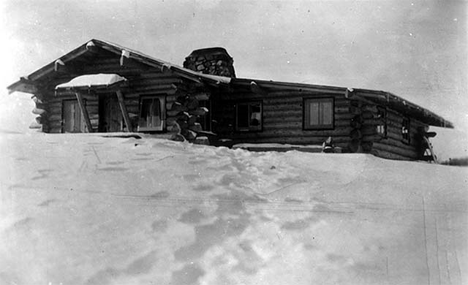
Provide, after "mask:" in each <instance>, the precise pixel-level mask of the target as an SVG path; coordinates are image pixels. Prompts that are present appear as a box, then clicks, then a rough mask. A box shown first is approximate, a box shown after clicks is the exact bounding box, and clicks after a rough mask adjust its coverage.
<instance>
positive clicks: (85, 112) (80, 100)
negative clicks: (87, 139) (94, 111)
mask: <svg viewBox="0 0 468 285" xmlns="http://www.w3.org/2000/svg"><path fill="white" fill-rule="evenodd" d="M75 95H76V99H77V100H78V106H79V107H80V110H81V114H82V115H83V118H84V120H85V123H86V127H87V128H88V133H92V132H93V126H92V125H91V121H90V120H89V114H88V110H86V106H85V104H84V101H83V97H82V96H81V94H80V93H79V92H76V93H75Z"/></svg>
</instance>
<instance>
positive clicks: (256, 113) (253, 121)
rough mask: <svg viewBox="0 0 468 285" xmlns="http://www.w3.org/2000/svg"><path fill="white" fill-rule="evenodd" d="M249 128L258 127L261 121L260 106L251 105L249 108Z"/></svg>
mask: <svg viewBox="0 0 468 285" xmlns="http://www.w3.org/2000/svg"><path fill="white" fill-rule="evenodd" d="M250 112H251V114H250V126H260V121H261V119H262V114H261V107H260V104H252V105H251V106H250Z"/></svg>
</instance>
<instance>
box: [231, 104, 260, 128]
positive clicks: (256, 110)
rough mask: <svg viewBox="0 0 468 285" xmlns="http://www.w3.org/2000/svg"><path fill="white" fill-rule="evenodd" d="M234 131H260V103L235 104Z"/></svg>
mask: <svg viewBox="0 0 468 285" xmlns="http://www.w3.org/2000/svg"><path fill="white" fill-rule="evenodd" d="M236 130H237V131H241V132H249V131H261V130H262V103H261V102H248V103H238V104H236Z"/></svg>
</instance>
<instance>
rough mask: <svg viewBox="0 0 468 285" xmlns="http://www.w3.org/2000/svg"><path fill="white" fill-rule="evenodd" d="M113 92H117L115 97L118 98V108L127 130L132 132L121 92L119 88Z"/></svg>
mask: <svg viewBox="0 0 468 285" xmlns="http://www.w3.org/2000/svg"><path fill="white" fill-rule="evenodd" d="M115 93H116V94H117V99H118V100H119V105H120V110H121V111H122V116H123V117H124V121H125V125H127V132H133V129H132V124H131V122H130V116H129V115H128V112H127V108H126V107H125V101H124V98H123V94H122V92H121V91H120V90H117V91H116V92H115Z"/></svg>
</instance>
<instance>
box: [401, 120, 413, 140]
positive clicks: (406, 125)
mask: <svg viewBox="0 0 468 285" xmlns="http://www.w3.org/2000/svg"><path fill="white" fill-rule="evenodd" d="M405 130H406V131H405ZM401 142H402V143H404V144H410V143H411V120H410V118H409V117H403V120H402V121H401Z"/></svg>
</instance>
